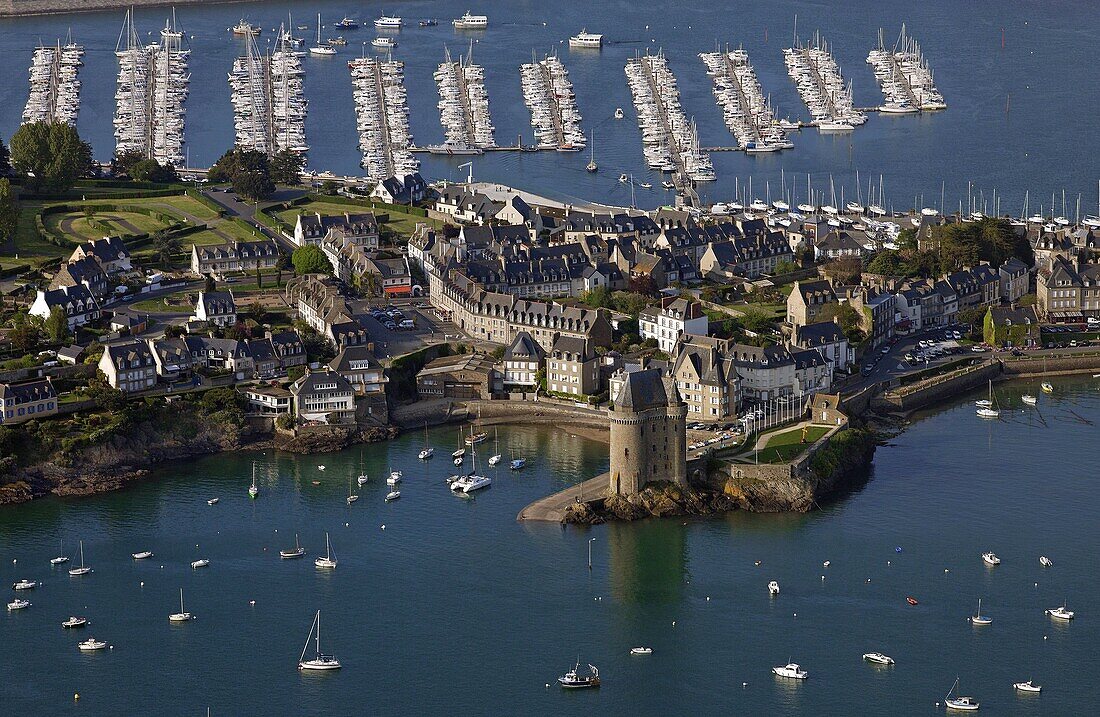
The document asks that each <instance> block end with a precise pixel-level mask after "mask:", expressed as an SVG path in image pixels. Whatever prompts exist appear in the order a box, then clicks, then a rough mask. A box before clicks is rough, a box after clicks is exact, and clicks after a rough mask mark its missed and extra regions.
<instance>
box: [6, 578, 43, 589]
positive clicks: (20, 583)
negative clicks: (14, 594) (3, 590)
mask: <svg viewBox="0 0 1100 717" xmlns="http://www.w3.org/2000/svg"><path fill="white" fill-rule="evenodd" d="M36 587H38V581H37V580H28V579H27V578H23V579H22V580H17V581H15V582H14V583H12V584H11V589H12V590H34V589H35V588H36Z"/></svg>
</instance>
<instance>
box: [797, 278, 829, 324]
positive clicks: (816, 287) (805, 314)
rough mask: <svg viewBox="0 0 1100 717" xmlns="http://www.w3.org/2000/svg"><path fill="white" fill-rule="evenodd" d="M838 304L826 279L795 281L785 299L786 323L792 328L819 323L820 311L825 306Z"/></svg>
mask: <svg viewBox="0 0 1100 717" xmlns="http://www.w3.org/2000/svg"><path fill="white" fill-rule="evenodd" d="M837 303H839V299H838V298H837V295H836V292H835V291H834V290H833V285H832V284H831V283H830V282H829V281H828V280H827V279H813V280H811V281H796V282H794V288H793V289H792V290H791V293H790V295H789V296H788V297H787V322H788V323H789V324H791V325H792V326H806V325H807V324H815V323H817V322H818V321H821V311H822V310H823V309H824V308H825V307H826V306H832V305H835V304H837Z"/></svg>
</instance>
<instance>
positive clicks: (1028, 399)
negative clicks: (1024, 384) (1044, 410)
mask: <svg viewBox="0 0 1100 717" xmlns="http://www.w3.org/2000/svg"><path fill="white" fill-rule="evenodd" d="M1020 400H1021V401H1023V402H1024V403H1026V404H1027V405H1029V406H1034V405H1036V404H1038V403H1039V399H1038V398H1036V397H1035V396H1032V395H1031V394H1029V393H1027V394H1024V395H1023V396H1020Z"/></svg>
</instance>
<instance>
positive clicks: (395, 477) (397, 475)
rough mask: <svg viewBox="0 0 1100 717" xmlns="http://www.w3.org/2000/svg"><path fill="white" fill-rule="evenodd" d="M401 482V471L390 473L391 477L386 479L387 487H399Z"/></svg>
mask: <svg viewBox="0 0 1100 717" xmlns="http://www.w3.org/2000/svg"><path fill="white" fill-rule="evenodd" d="M400 482H401V471H390V477H389V478H387V479H386V485H397V484H398V483H400Z"/></svg>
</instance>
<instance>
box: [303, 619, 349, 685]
mask: <svg viewBox="0 0 1100 717" xmlns="http://www.w3.org/2000/svg"><path fill="white" fill-rule="evenodd" d="M315 633H316V636H317V637H316V642H315V643H314V645H315V648H314V656H313V659H312V660H307V659H306V650H308V649H309V640H310V638H312V637H313V636H314V634H315ZM298 669H299V670H339V669H340V661H339V660H337V659H336V656H335V655H326V654H325V653H323V652H321V611H320V610H318V611H317V614H316V615H314V617H313V625H311V626H310V628H309V634H308V635H306V644H304V645H302V654H301V655H300V656H299V657H298Z"/></svg>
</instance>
